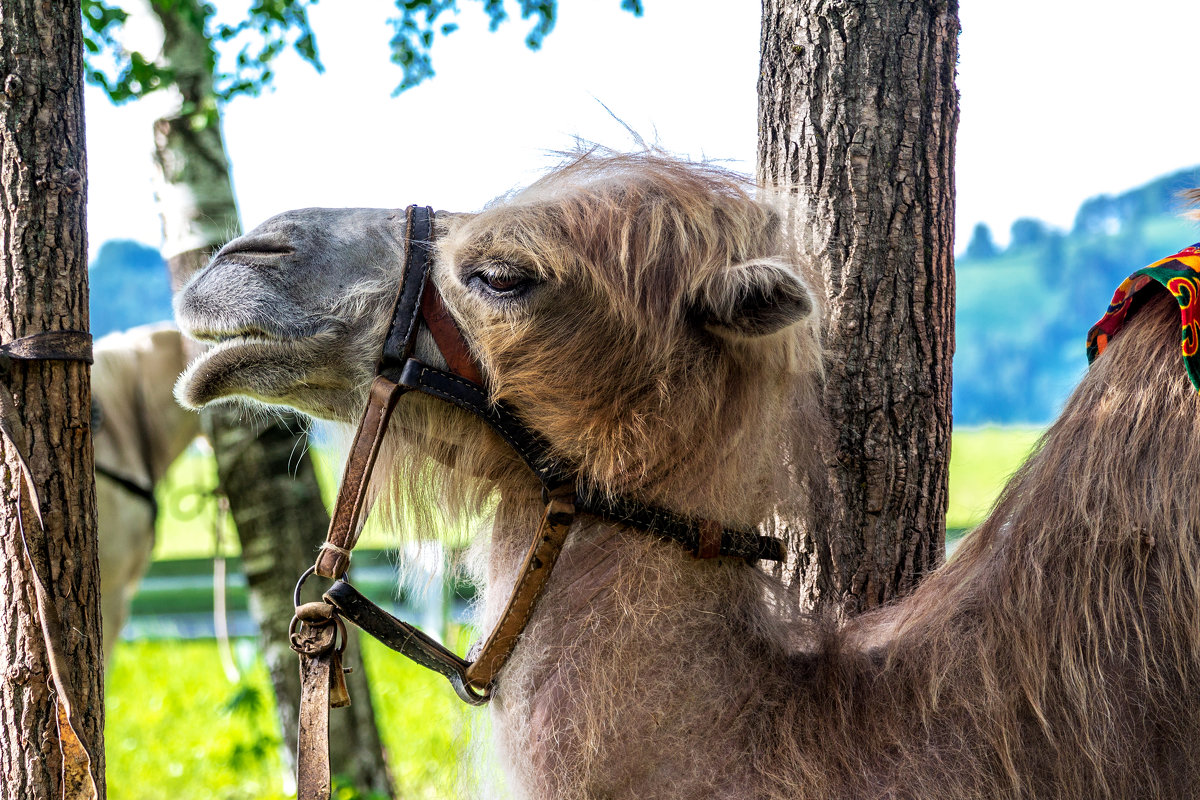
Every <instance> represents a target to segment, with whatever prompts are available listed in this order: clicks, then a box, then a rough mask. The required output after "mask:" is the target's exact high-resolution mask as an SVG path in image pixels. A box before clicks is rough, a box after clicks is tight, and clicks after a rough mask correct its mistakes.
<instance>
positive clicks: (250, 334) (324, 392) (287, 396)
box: [175, 329, 352, 419]
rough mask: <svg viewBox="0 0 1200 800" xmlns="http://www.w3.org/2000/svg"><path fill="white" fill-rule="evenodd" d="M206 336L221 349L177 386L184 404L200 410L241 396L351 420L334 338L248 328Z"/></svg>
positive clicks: (204, 356) (207, 354)
mask: <svg viewBox="0 0 1200 800" xmlns="http://www.w3.org/2000/svg"><path fill="white" fill-rule="evenodd" d="M205 334H206V336H205V338H203V339H200V337H199V336H196V337H195V338H197V339H200V341H207V342H215V344H213V346H211V347H210V348H208V349H207V350H205V351H204V352H203V353H201V354H200V355H199V356H197V357H196V358H195V359H194V360H193V361H192V363H191V364H189V365H188V367H187V369H185V370H184V371H183V374H182V375H180V376H179V380H178V381H176V383H175V398H176V400H178V401H179V403H180V405H182V406H184V407H186V408H191V409H196V410H199V409H201V408H204V407H205V406H207V405H209V404H211V403H214V402H217V401H221V400H227V399H231V398H235V397H241V398H245V399H247V400H251V401H254V402H256V403H261V404H264V405H268V406H288V407H291V408H295V409H296V410H298V411H301V412H303V413H306V414H310V415H312V416H317V417H321V418H323V419H338V418H341V417H342V416H345V414H344V413H343V410H342V409H341V408H340V406H341V402H340V401H339V400H338V398H341V397H343V396H349V394H350V390H351V388H352V386H351V385H350V384H348V383H347V382H346V381H345V380H344V379H343V378H342V376H341V375H340V374H339V373H337V372H336V371H335V370H333V369H332V368H331V364H330V360H329V358H328V354H329V345H330V343H329V337H328V335H324V336H322V335H320V334H316V335H312V336H305V337H302V338H286V339H284V338H279V337H270V336H263V335H262V333H261V332H259V331H252V330H248V329H239V330H238V331H237V332H236V333H234V332H232V331H206V332H205ZM189 335H191V334H190V333H189Z"/></svg>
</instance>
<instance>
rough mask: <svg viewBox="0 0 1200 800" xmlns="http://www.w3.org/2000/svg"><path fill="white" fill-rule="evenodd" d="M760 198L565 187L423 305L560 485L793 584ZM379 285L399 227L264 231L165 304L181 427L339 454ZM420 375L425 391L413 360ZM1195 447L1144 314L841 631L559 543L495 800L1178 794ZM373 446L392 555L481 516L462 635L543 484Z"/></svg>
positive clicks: (506, 228)
mask: <svg viewBox="0 0 1200 800" xmlns="http://www.w3.org/2000/svg"><path fill="white" fill-rule="evenodd" d="M763 195H764V193H762V192H759V193H756V192H755V191H754V190H753V189H752V188H751V187H749V186H748V184H747V181H746V180H744V179H742V178H740V177H739V176H737V175H734V174H731V173H729V172H727V171H725V170H723V169H721V168H719V167H716V166H714V165H712V164H703V163H691V162H686V161H681V160H677V159H673V158H671V157H668V156H666V155H663V154H660V153H656V152H640V153H634V154H616V153H609V152H604V151H590V152H586V153H582V154H579V155H578V156H576V157H573V158H571V159H569V160H568V162H567V163H565V164H564V165H563V166H562V167H560V168H559V169H557V170H555V171H553V172H551V173H550V174H549V175H547V176H546V177H544V178H543V179H541V180H539V181H538V182H536V183H534V184H533V185H532V186H530V187H528V188H527V189H524V190H521V191H518V192H515V193H512V194H510V195H507V196H505V197H502V198H500V199H498V200H496V201H495V202H493V203H492V204H491V205H489V206H487V207H486V208H484V209H483V210H482V211H480V212H478V213H474V214H448V213H440V214H439V215H438V221H437V227H438V234H439V238H438V243H437V246H436V252H435V264H434V268H433V269H434V272H433V276H434V278H433V279H434V282H435V284H436V286H437V288H438V290H439V291H440V293H441V294H442V296H443V297H444V299H445V301H446V304H447V306H448V308H449V309H450V311H451V313H452V314H453V316H454V317H455V319H456V320H457V321H458V323H459V326H460V327H461V328H462V330H463V332H464V336H465V338H466V339H467V340H468V342H469V345H470V347H471V350H472V352H473V353H474V355H475V356H476V358H477V359H478V361H479V362H480V363H481V364H482V366H483V368H484V372H485V374H486V375H487V376H488V387H487V388H488V391H489V394H490V395H491V397H492V398H493V399H494V400H502V401H504V402H506V403H509V404H511V406H512V407H513V408H514V409H515V410H516V412H517V413H518V414H520V415H521V417H522V418H523V419H524V420H525V421H526V422H527V424H528V425H529V426H530V427H532V428H534V429H535V430H537V431H538V432H539V433H540V434H542V436H543V437H544V438H545V439H546V441H547V442H549V444H550V447H551V449H552V451H553V452H554V454H555V455H556V456H557V457H558V458H560V459H562V460H563V461H564V462H566V463H570V464H572V465H574V466H575V467H576V468H577V469H578V470H579V472H580V473H581V475H583V476H584V477H585V479H586V480H588V481H589V482H591V483H593V484H594V485H596V486H599V487H602V488H603V489H605V490H608V491H611V492H614V493H619V494H623V495H628V496H632V497H636V498H638V499H640V500H643V501H646V502H653V503H657V504H660V505H663V506H666V507H668V508H670V509H672V510H675V511H678V512H681V513H685V514H694V515H699V516H703V517H708V518H713V519H720V520H722V521H723V522H725V523H726V524H730V525H757V526H759V527H760V528H761V529H762V530H763V531H764V532H766V533H772V534H777V535H790V536H791V537H792V538H791V539H790V540H789V544H790V545H791V546H792V552H793V554H795V553H798V552H800V548H801V545H802V544H803V543H802V542H800V541H797V540H796V536H797V535H796V534H795V533H794V532H793V533H791V534H789V533H788V532H789V531H794V526H787V525H780V524H779V521H780V520H795V519H800V518H803V517H804V516H805V514H806V512H807V511H809V510H810V508H809V507H810V506H812V505H814V504H820V503H824V502H826V501H825V500H823V499H822V496H823V494H824V493H825V492H827V487H828V484H827V483H826V482H825V481H824V479H823V475H824V472H823V471H824V465H823V462H822V455H821V454H822V452H823V450H824V448H825V446H826V443H827V441H828V436H829V433H828V429H827V424H826V423H825V421H824V419H823V414H822V409H821V404H820V385H821V372H820V364H821V357H822V354H821V349H820V339H819V331H818V330H817V323H816V320H817V319H819V317H820V314H819V307H820V303H821V300H822V298H821V297H820V296H819V295H818V294H817V293H816V292H814V288H813V287H815V286H819V285H820V284H819V283H818V282H817V281H815V280H813V279H812V278H811V276H810V275H809V268H808V266H807V264H806V263H805V261H804V260H803V259H802V258H801V257H800V256H799V255H798V254H797V253H796V252H795V251H794V248H793V245H792V244H791V242H793V241H794V240H795V239H796V237H795V236H794V235H793V234H792V233H791V232H790V231H788V230H787V227H788V226H787V217H786V215H784V214H781V213H780V210H779V208H778V207H777V205H776V204H775V203H774V202H773V201H772V199H771V198H770V197H764V196H763ZM403 251H404V213H403V211H401V210H398V209H376V210H371V209H342V210H329V209H325V210H322V209H308V210H302V211H296V212H289V213H287V214H284V215H281V216H279V217H276V218H273V219H272V220H268V221H267V222H266V223H264V224H263V225H262V226H260V227H259V228H257V229H256V230H254V231H252V232H251V233H249V234H247V235H246V236H244V237H241V238H239V239H236V240H234V241H233V242H231V243H230V244H229V245H227V246H226V247H225V248H224V249H223V250H222V251H221V252H220V253H218V255H217V256H216V257H215V258H214V260H213V261H212V263H211V264H210V265H209V266H208V267H207V269H206V270H204V271H203V272H201V273H199V274H198V275H197V276H196V277H195V278H193V280H192V281H191V283H190V284H189V285H188V286H187V287H186V288H185V289H184V290H183V291H182V293H181V294H180V296H179V298H178V300H177V314H178V317H179V320H180V322H181V324H182V326H183V327H184V329H185V330H187V331H189V332H190V333H191V335H193V336H195V337H197V338H200V339H203V340H206V341H210V342H214V343H215V347H213V348H211V349H210V350H209V351H208V353H207V354H206V355H205V356H202V357H201V359H200V360H199V361H197V362H196V363H194V364H192V365H191V366H190V367H189V369H188V371H187V372H186V373H185V375H184V376H183V377H182V378H181V380H180V382H179V384H178V386H177V390H176V392H177V396H178V397H179V398H180V399H181V400H182V401H183V402H185V403H187V404H190V405H192V406H201V405H204V404H207V403H210V402H214V401H219V400H225V399H228V398H232V397H235V396H236V397H241V398H249V399H250V400H251V401H253V402H256V403H260V404H267V405H288V406H292V407H295V408H297V409H299V410H301V411H304V412H307V413H309V414H313V415H316V416H322V417H327V418H331V419H340V420H342V421H347V422H349V421H352V420H353V418H354V417H355V415H356V413H357V411H358V409H359V407H360V406H361V403H362V400H363V398H364V396H365V387H366V386H367V385H368V383H369V382H370V379H371V376H372V374H373V370H374V365H375V362H376V359H377V358H378V352H379V348H380V346H381V344H382V340H383V337H384V335H385V333H386V329H387V325H388V322H389V320H388V319H387V317H388V316H389V311H390V308H391V303H392V298H393V295H394V292H395V290H396V286H397V282H398V280H399V277H400V273H401V271H402V269H403ZM417 353H418V355H419V356H420V357H422V358H425V359H427V360H431V361H432V362H433V363H436V362H437V359H438V356H437V353H436V352H435V351H433V350H431V349H430V345H429V342H428V341H427V340H424V339H422V340H421V341H419V342H418V345H417ZM868 366H869V365H868ZM1198 421H1200V398H1198V397H1197V394H1196V393H1195V392H1194V391H1193V390H1192V389H1191V388H1190V385H1189V384H1188V381H1187V377H1186V375H1185V373H1184V370H1183V369H1182V367H1181V365H1180V363H1179V332H1178V312H1177V311H1176V310H1174V307H1173V305H1171V303H1169V302H1161V303H1152V304H1150V305H1148V306H1147V307H1146V308H1145V309H1144V310H1143V311H1142V312H1141V313H1140V314H1139V315H1137V316H1136V317H1135V318H1133V319H1132V320H1131V321H1130V323H1129V325H1128V326H1127V328H1126V329H1125V330H1124V331H1123V332H1122V333H1121V334H1120V335H1119V336H1117V337H1115V338H1114V340H1113V342H1112V343H1111V344H1110V346H1109V349H1108V350H1107V351H1106V352H1105V353H1104V354H1103V355H1102V356H1101V357H1100V358H1099V359H1098V360H1097V361H1096V363H1095V365H1094V366H1093V367H1092V368H1091V370H1090V371H1089V372H1088V374H1087V375H1086V376H1084V378H1083V381H1082V382H1081V384H1080V385H1079V387H1078V388H1077V389H1076V391H1075V392H1074V394H1073V395H1072V396H1071V398H1070V399H1069V401H1068V403H1067V405H1066V408H1065V410H1064V411H1063V414H1062V416H1061V418H1060V419H1059V420H1058V421H1056V422H1055V423H1054V424H1053V425H1052V426H1051V427H1050V428H1049V430H1048V431H1047V432H1046V434H1045V436H1044V438H1043V439H1042V441H1041V443H1040V444H1039V446H1038V448H1037V449H1036V452H1035V453H1034V454H1033V455H1032V457H1031V458H1030V459H1029V461H1028V462H1027V464H1026V465H1025V466H1024V467H1023V468H1022V469H1021V471H1020V472H1018V473H1017V474H1016V475H1015V476H1014V477H1013V479H1012V481H1011V482H1010V484H1009V486H1008V487H1007V488H1006V489H1005V491H1004V493H1003V495H1002V496H1001V498H1000V499H999V501H998V502H997V504H996V507H995V508H994V510H993V512H992V514H991V516H990V517H989V518H988V519H987V521H986V522H984V523H983V524H982V525H981V526H980V528H979V529H978V530H977V531H976V532H974V533H973V534H972V535H971V536H970V537H969V538H968V539H967V541H966V542H965V543H964V544H963V545H962V546H961V547H960V548H959V550H958V552H957V553H956V554H955V556H954V558H953V559H952V560H951V561H950V562H949V563H948V564H947V565H946V566H945V567H943V568H942V569H940V570H939V571H937V572H935V573H934V574H933V575H931V576H930V577H929V578H928V579H927V580H926V581H925V582H924V583H923V584H922V585H921V587H920V588H918V589H917V590H916V591H915V592H914V593H913V594H912V595H910V596H908V597H907V598H905V599H903V600H901V601H899V602H897V603H895V604H894V605H891V606H889V607H886V608H884V609H882V610H879V611H875V612H871V613H868V614H864V615H862V616H859V617H856V618H852V619H850V620H848V621H833V620H829V619H825V618H824V617H822V616H820V615H810V614H805V613H802V612H801V611H800V610H799V602H798V601H797V599H796V597H795V596H794V594H793V592H792V590H791V589H790V588H789V587H788V586H787V585H785V584H784V583H783V582H781V581H779V580H777V579H775V578H774V577H772V576H770V575H768V574H767V573H766V571H765V570H762V569H756V568H754V567H752V566H749V565H747V564H746V563H745V562H741V561H738V560H734V559H714V560H705V561H701V560H697V559H694V558H693V557H692V556H691V555H689V554H688V553H687V552H685V551H684V550H683V549H682V548H680V547H679V546H678V545H676V544H674V543H671V542H663V541H659V540H657V539H655V538H653V537H650V536H647V535H646V534H645V533H644V532H641V531H638V530H636V529H631V528H629V527H626V526H622V525H619V524H616V523H613V522H609V521H606V520H602V519H597V518H593V517H589V516H587V515H581V516H580V517H579V518H578V519H576V521H575V523H574V525H573V527H572V530H571V533H570V536H569V537H568V539H567V543H566V546H565V548H564V550H563V554H562V556H561V558H560V561H559V564H558V566H557V567H556V568H555V571H554V574H553V575H552V577H551V579H550V581H549V583H548V585H547V588H546V591H545V594H544V596H543V598H542V600H541V602H540V604H539V605H538V608H537V610H536V612H535V613H534V615H533V617H532V619H531V621H530V624H529V626H528V627H527V628H526V630H525V633H524V634H523V636H522V638H521V641H520V643H519V644H518V646H517V648H516V650H515V652H514V654H513V657H512V659H511V660H510V661H509V662H508V664H507V665H506V666H505V668H504V670H503V671H502V672H501V673H500V675H499V677H498V680H497V684H496V689H495V697H494V700H493V702H492V704H491V706H490V713H491V715H492V730H493V734H494V736H493V738H494V740H495V748H496V751H497V753H498V756H499V761H500V763H501V764H502V765H503V766H504V769H505V772H506V774H507V777H508V781H509V782H510V784H511V787H512V791H513V793H514V794H515V795H516V796H519V797H529V798H539V799H540V800H550V798H554V799H555V800H559V799H561V798H614V799H615V798H631V799H632V798H699V797H704V798H710V797H713V798H772V799H774V798H881V797H892V798H901V797H905V798H908V797H911V798H985V797H986V798H997V797H1005V798H1080V797H1088V798H1097V797H1107V798H1132V797H1138V798H1143V797H1164V798H1165V797H1186V796H1197V794H1200V757H1198V756H1197V755H1196V752H1197V751H1196V745H1195V743H1196V740H1197V737H1198V735H1200V692H1198V691H1197V687H1198V686H1200V683H1198V680H1200V674H1198V673H1200V552H1198V544H1200V503H1197V502H1196V500H1195V497H1194V492H1195V488H1194V484H1195V469H1194V467H1193V466H1192V465H1193V464H1195V463H1197V459H1198V458H1200V429H1198V427H1197V422H1198ZM386 448H387V450H386V458H387V459H388V461H389V463H390V464H391V467H392V471H391V473H390V476H389V478H388V481H389V483H390V488H391V490H392V495H391V503H390V507H391V508H392V509H393V510H394V511H395V512H396V513H395V517H396V519H395V524H396V526H397V528H398V529H399V528H402V527H404V525H406V524H407V525H410V526H414V527H418V528H419V527H421V526H423V525H426V524H430V522H431V520H432V518H433V517H435V516H437V515H439V514H441V515H442V517H443V518H442V519H440V520H439V521H438V524H439V525H442V526H453V525H455V524H457V525H461V526H465V527H470V526H472V525H474V526H476V527H480V518H481V516H482V517H484V518H486V523H485V524H483V525H482V528H483V532H482V533H480V535H479V536H478V537H477V539H476V551H475V558H473V559H472V563H474V564H475V565H476V569H477V573H478V580H479V581H480V582H481V583H482V585H483V587H484V590H483V600H482V602H481V606H480V608H479V616H480V623H481V625H482V626H483V627H484V628H485V629H486V628H487V627H488V626H489V624H490V623H491V622H492V621H493V620H494V619H495V617H496V616H497V614H498V613H499V610H500V607H501V606H502V604H503V603H504V601H505V599H506V597H507V593H508V590H509V587H510V585H511V583H512V581H513V579H514V576H515V572H516V569H517V566H518V563H519V561H520V560H521V556H522V555H523V553H524V550H525V548H526V547H527V544H528V538H529V536H530V535H531V533H532V531H533V530H534V526H535V525H536V522H537V518H538V515H539V513H540V510H541V503H540V500H539V497H538V485H537V482H536V480H535V479H534V478H533V476H532V475H530V474H529V473H528V471H527V470H526V469H525V468H524V467H523V466H522V465H521V463H520V462H519V461H518V460H517V459H516V458H515V457H514V456H513V455H512V454H511V453H510V452H509V451H508V449H507V447H506V446H505V445H504V444H503V443H501V442H500V441H499V440H498V439H497V438H496V437H494V436H493V435H492V434H491V433H490V432H489V431H488V430H487V429H486V428H485V427H484V426H483V424H482V423H480V422H479V421H478V420H476V419H474V418H473V417H470V416H468V415H466V414H465V413H463V412H460V411H458V410H457V409H454V408H451V407H449V406H447V405H445V404H442V403H438V402H437V401H435V400H432V399H430V398H427V397H405V398H404V399H403V400H402V401H401V403H400V404H399V407H398V409H397V413H396V417H395V418H394V420H393V424H392V428H391V431H390V440H389V441H388V443H387V445H386ZM809 518H811V519H817V520H819V519H820V518H821V517H820V515H819V514H817V515H812V516H810V517H809ZM406 520H407V522H406ZM414 520H415V522H414Z"/></svg>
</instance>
